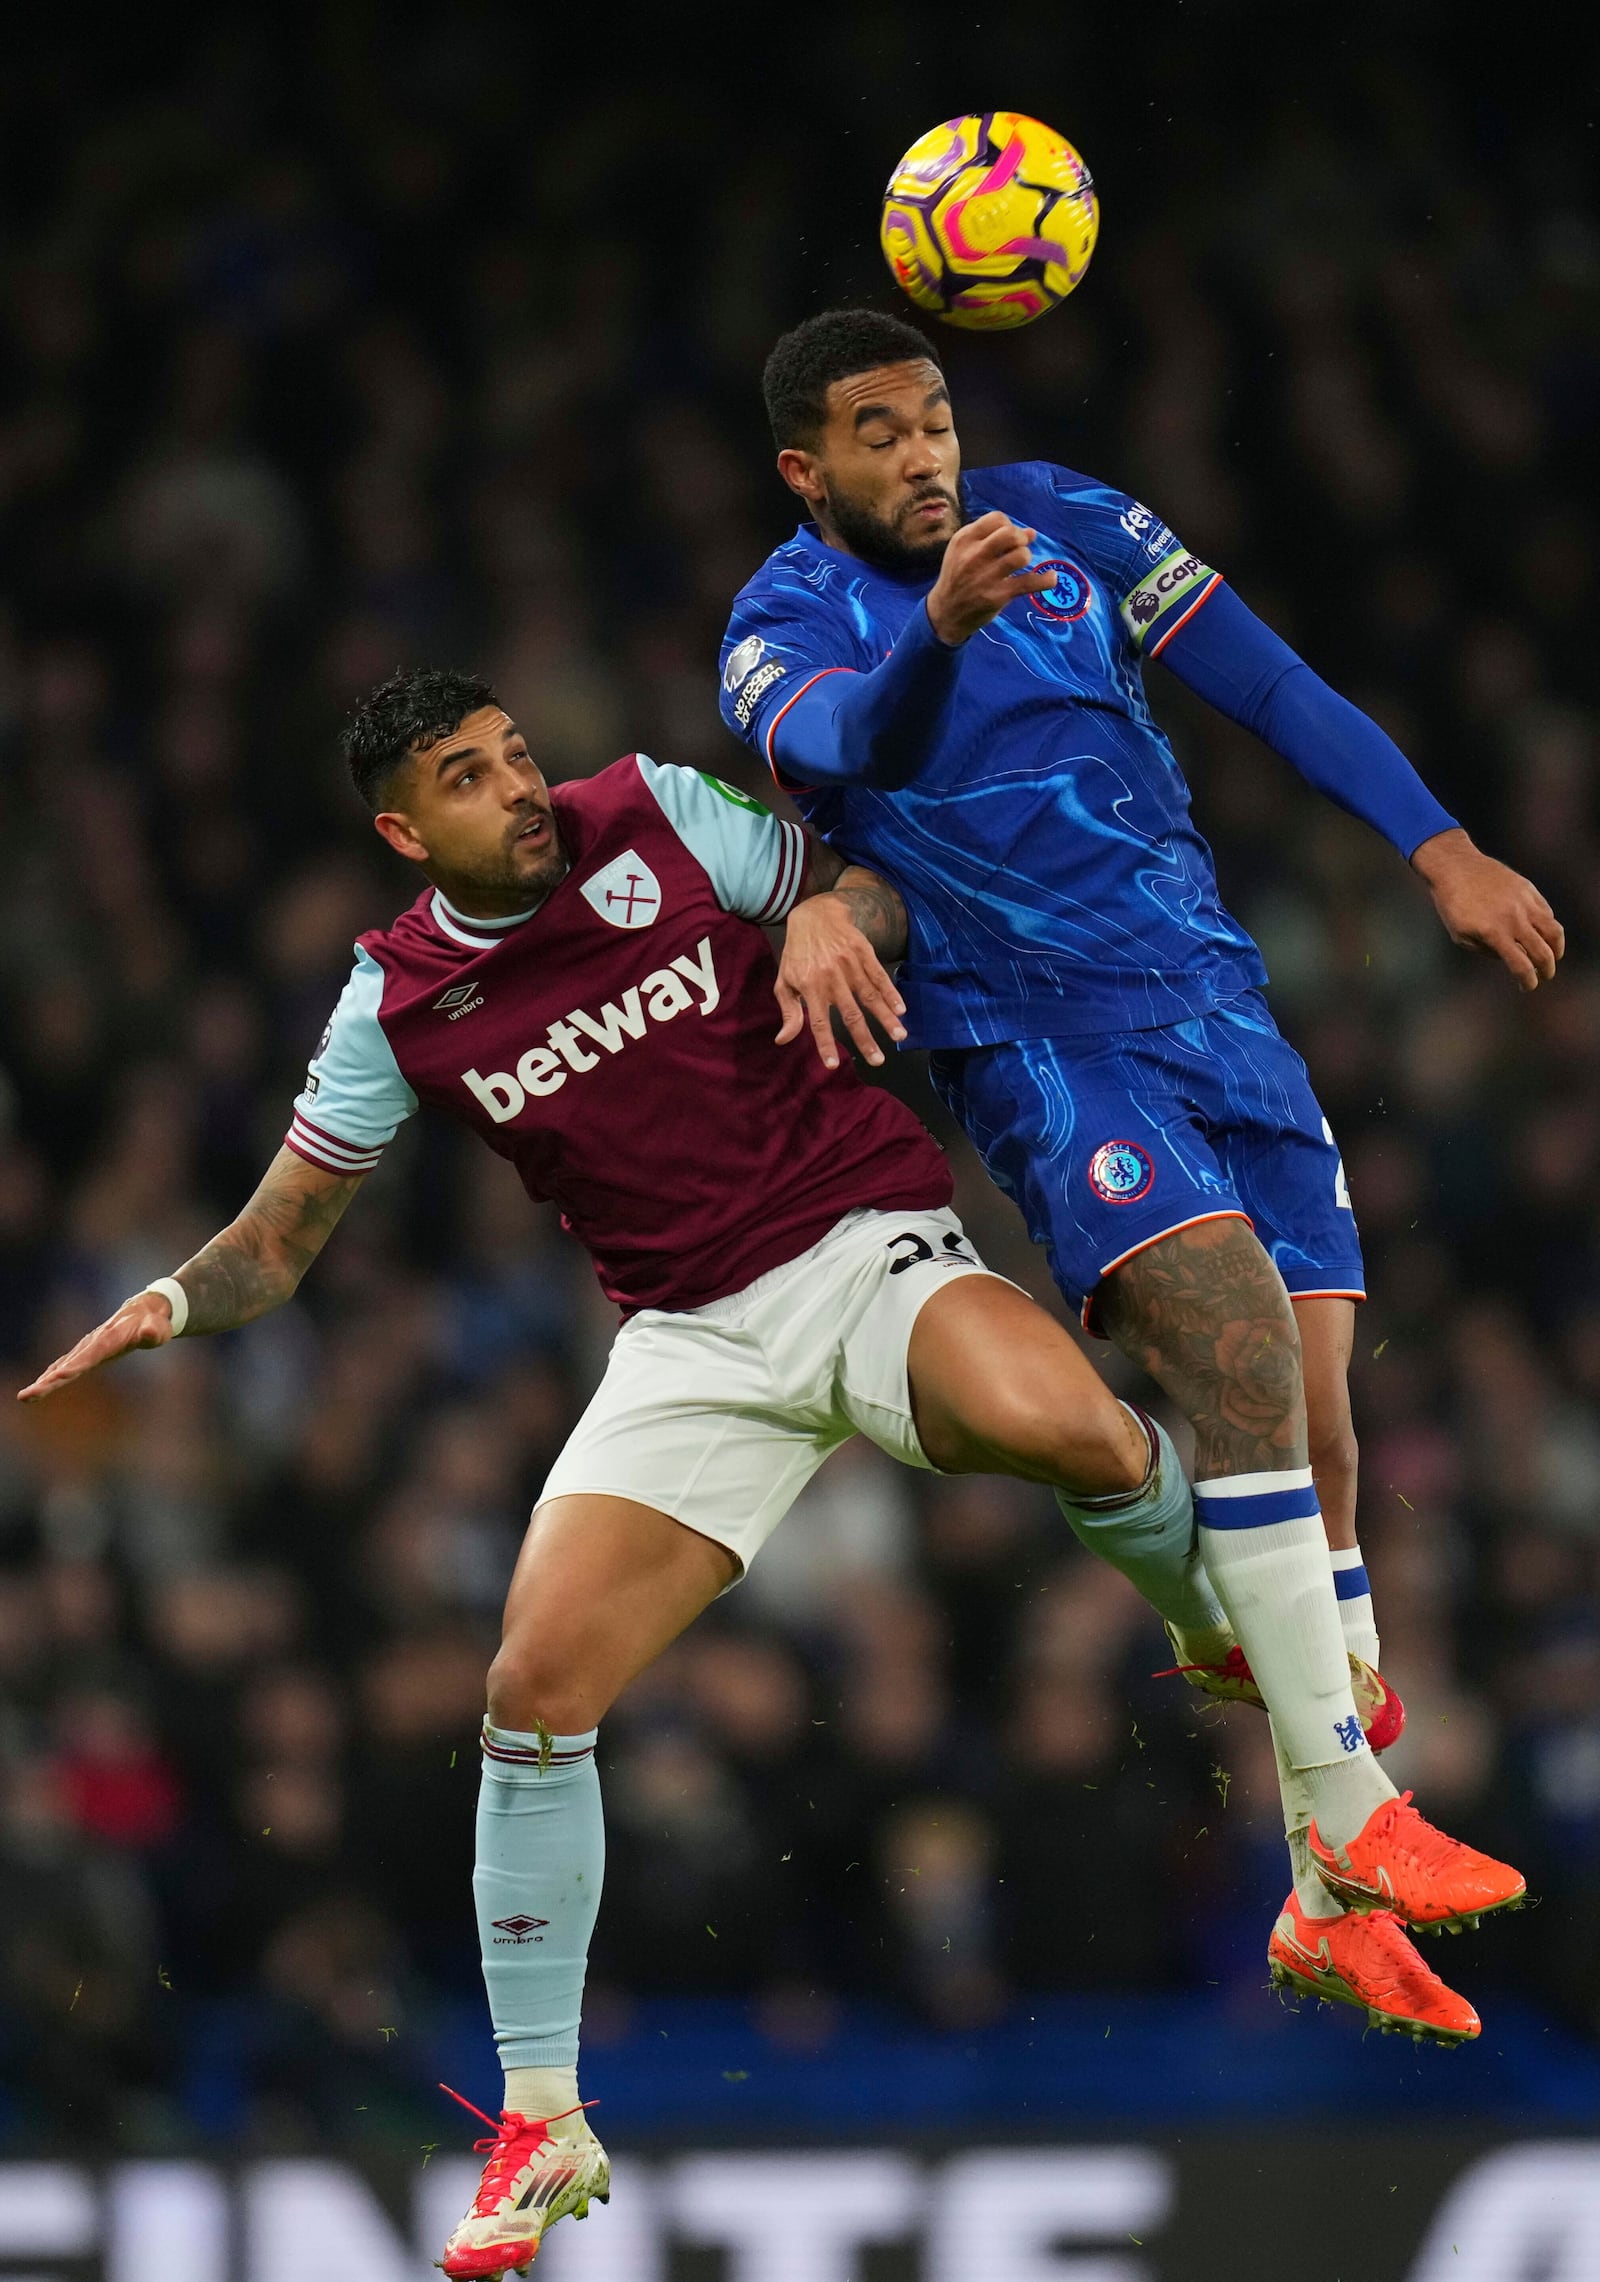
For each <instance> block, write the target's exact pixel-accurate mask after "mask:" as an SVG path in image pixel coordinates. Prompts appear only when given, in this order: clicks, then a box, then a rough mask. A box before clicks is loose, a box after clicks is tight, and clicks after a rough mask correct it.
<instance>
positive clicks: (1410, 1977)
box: [1267, 1889, 1480, 2044]
mask: <svg viewBox="0 0 1600 2282" xmlns="http://www.w3.org/2000/svg"><path fill="white" fill-rule="evenodd" d="M1267 1965H1268V1968H1269V1970H1270V1971H1271V1974H1272V1978H1273V1980H1274V1981H1275V1982H1276V1983H1277V1984H1278V1986H1279V1987H1280V1988H1288V1989H1299V1990H1301V1991H1302V1992H1303V1993H1304V1994H1305V1995H1306V1996H1309V1997H1326V1998H1327V1999H1328V2001H1329V2003H1330V2004H1335V2005H1354V2006H1355V2007H1356V2009H1357V2011H1358V2012H1364V2013H1365V2014H1366V2016H1367V2020H1368V2022H1369V2023H1370V2025H1371V2026H1372V2027H1373V2028H1375V2029H1379V2030H1381V2031H1382V2033H1383V2034H1384V2035H1385V2036H1410V2037H1414V2038H1415V2039H1416V2041H1417V2043H1418V2044H1423V2043H1428V2044H1465V2043H1466V2042H1467V2041H1468V2039H1469V2038H1471V2037H1474V2036H1476V2035H1477V2033H1478V2029H1479V2026H1480V2023H1479V2020H1478V2016H1477V2014H1476V2013H1475V2012H1474V2011H1473V2009H1472V2007H1471V2006H1470V2005H1469V2004H1468V2003H1467V2000H1466V1998H1465V1997H1458V1996H1457V1995H1456V1993H1455V1991H1454V1989H1447V1988H1446V1987H1445V1985H1444V1983H1443V1982H1442V1981H1441V1980H1440V1978H1439V1976H1438V1974H1437V1973H1434V1972H1431V1971H1430V1970H1429V1968H1428V1967H1427V1966H1426V1965H1425V1964H1424V1963H1423V1961H1422V1959H1421V1958H1420V1957H1419V1956H1418V1954H1417V1952H1416V1950H1415V1948H1414V1947H1413V1946H1412V1944H1411V1943H1410V1942H1409V1941H1408V1940H1407V1939H1406V1935H1405V1929H1404V1928H1403V1927H1402V1925H1401V1923H1400V1920H1399V1919H1398V1918H1397V1917H1396V1916H1394V1914H1393V1912H1392V1911H1389V1910H1370V1911H1367V1912H1366V1913H1364V1914H1363V1913H1361V1912H1358V1911H1356V1910H1346V1911H1345V1913H1344V1915H1343V1917H1336V1918H1308V1917H1307V1916H1306V1914H1305V1912H1304V1911H1303V1910H1302V1909H1301V1907H1300V1904H1299V1901H1298V1900H1297V1899H1296V1896H1295V1894H1294V1892H1293V1890H1292V1889H1291V1890H1290V1894H1289V1899H1288V1900H1287V1901H1286V1902H1285V1903H1284V1905H1283V1914H1282V1916H1281V1917H1280V1918H1279V1919H1278V1922H1277V1924H1276V1925H1275V1926H1274V1927H1273V1929H1272V1938H1271V1940H1270V1941H1269V1942H1268V1943H1267Z"/></svg>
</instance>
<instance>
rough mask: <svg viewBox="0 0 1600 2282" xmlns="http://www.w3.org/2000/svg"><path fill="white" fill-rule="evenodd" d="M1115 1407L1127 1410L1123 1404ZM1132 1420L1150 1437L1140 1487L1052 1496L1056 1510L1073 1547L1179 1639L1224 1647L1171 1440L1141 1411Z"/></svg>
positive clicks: (1224, 1631)
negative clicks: (1108, 1494)
mask: <svg viewBox="0 0 1600 2282" xmlns="http://www.w3.org/2000/svg"><path fill="white" fill-rule="evenodd" d="M1123 1407H1124V1408H1125V1409H1127V1410H1133V1405H1132V1404H1131V1403H1128V1404H1125V1405H1124V1406H1123ZM1133 1415H1134V1417H1135V1418H1137V1419H1138V1421H1139V1423H1140V1425H1141V1426H1142V1427H1144V1429H1145V1431H1146V1432H1147V1433H1148V1434H1149V1436H1150V1437H1151V1445H1152V1460H1151V1468H1150V1474H1149V1478H1148V1479H1147V1480H1146V1482H1145V1483H1144V1486H1143V1487H1142V1488H1141V1489H1138V1490H1135V1491H1134V1492H1133V1494H1132V1496H1131V1497H1124V1498H1117V1499H1106V1498H1075V1497H1073V1496H1072V1495H1071V1493H1070V1492H1069V1491H1067V1490H1057V1492H1056V1504H1057V1505H1058V1506H1059V1507H1060V1508H1061V1510H1062V1512H1063V1513H1064V1514H1065V1515H1066V1517H1067V1520H1068V1521H1069V1522H1070V1523H1071V1524H1072V1529H1073V1533H1074V1535H1075V1536H1076V1537H1077V1538H1078V1540H1079V1542H1080V1543H1081V1544H1083V1545H1086V1546H1087V1547H1088V1549H1089V1551H1090V1552H1091V1553H1096V1554H1098V1555H1099V1557H1100V1559H1101V1560H1102V1561H1108V1562H1109V1563H1110V1564H1111V1566H1112V1568H1113V1569H1120V1570H1121V1572H1122V1574H1123V1575H1124V1576H1125V1577H1126V1578H1127V1579H1128V1582H1129V1583H1130V1584H1131V1585H1134V1586H1136V1587H1137V1588H1138V1590H1139V1591H1140V1592H1141V1593H1142V1594H1143V1595H1144V1597H1145V1599H1146V1600H1147V1601H1148V1602H1149V1603H1150V1606H1151V1607H1152V1608H1153V1609H1154V1610H1155V1612H1156V1614H1157V1616H1159V1617H1162V1618H1164V1619H1165V1621H1166V1622H1167V1623H1168V1624H1170V1625H1173V1626H1175V1627H1176V1629H1177V1630H1178V1631H1179V1632H1180V1633H1182V1634H1183V1635H1184V1637H1185V1639H1186V1640H1189V1641H1197V1642H1202V1643H1204V1642H1205V1641H1207V1640H1208V1639H1209V1638H1210V1637H1212V1636H1215V1638H1216V1639H1217V1640H1219V1641H1222V1642H1231V1640H1232V1637H1233V1634H1232V1630H1231V1627H1230V1626H1229V1623H1228V1619H1227V1617H1226V1616H1225V1615H1224V1613H1223V1609H1222V1604H1221V1602H1220V1601H1219V1600H1218V1599H1217V1596H1216V1594H1215V1592H1214V1591H1213V1590H1212V1586H1211V1579H1210V1578H1209V1577H1208V1576H1207V1575H1206V1568H1205V1562H1204V1560H1203V1559H1202V1558H1201V1554H1200V1549H1199V1542H1198V1540H1199V1530H1198V1528H1197V1526H1196V1523H1195V1517H1194V1499H1193V1497H1192V1495H1191V1494H1190V1490H1189V1483H1188V1478H1187V1476H1186V1475H1185V1473H1184V1470H1183V1465H1182V1462H1181V1461H1180V1459H1179V1457H1178V1453H1177V1451H1176V1450H1175V1449H1174V1448H1173V1446H1172V1437H1171V1435H1170V1434H1168V1432H1167V1430H1166V1428H1165V1427H1164V1426H1161V1425H1158V1424H1157V1422H1156V1420H1155V1419H1153V1418H1147V1417H1146V1416H1145V1414H1144V1412H1143V1411H1142V1410H1134V1411H1133Z"/></svg>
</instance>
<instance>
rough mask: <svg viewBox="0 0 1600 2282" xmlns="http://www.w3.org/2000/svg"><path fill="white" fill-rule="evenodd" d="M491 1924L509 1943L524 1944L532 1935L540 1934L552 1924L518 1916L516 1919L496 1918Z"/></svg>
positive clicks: (547, 1921)
mask: <svg viewBox="0 0 1600 2282" xmlns="http://www.w3.org/2000/svg"><path fill="white" fill-rule="evenodd" d="M491 1922H492V1923H493V1926H494V1929H495V1931H496V1933H499V1934H503V1935H504V1936H505V1937H506V1938H507V1939H508V1940H509V1941H511V1942H513V1943H517V1942H524V1941H526V1940H528V1939H529V1937H530V1936H531V1935H534V1934H537V1933H539V1932H540V1931H541V1930H542V1929H543V1928H544V1927H545V1926H547V1925H548V1924H549V1923H550V1920H549V1919H548V1918H530V1917H524V1916H521V1915H518V1916H517V1917H514V1918H495V1919H493V1920H492V1921H491Z"/></svg>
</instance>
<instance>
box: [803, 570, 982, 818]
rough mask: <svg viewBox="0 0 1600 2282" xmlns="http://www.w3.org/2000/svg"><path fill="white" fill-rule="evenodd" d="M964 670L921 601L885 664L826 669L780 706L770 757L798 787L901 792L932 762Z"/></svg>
mask: <svg viewBox="0 0 1600 2282" xmlns="http://www.w3.org/2000/svg"><path fill="white" fill-rule="evenodd" d="M960 666H961V652H960V651H959V650H953V649H950V648H949V647H948V646H947V645H946V644H945V643H943V642H941V641H940V639H939V637H938V635H937V634H936V633H935V632H934V630H933V626H932V624H931V622H930V620H929V617H928V613H927V610H926V608H925V607H924V606H923V605H922V604H920V603H919V604H918V606H917V608H916V609H915V610H914V611H913V612H912V614H911V617H910V620H909V621H908V623H907V625H906V627H905V629H904V631H903V632H902V634H901V636H900V638H899V640H898V641H897V642H896V643H895V645H894V648H893V649H892V650H891V651H890V652H889V655H888V657H887V658H885V660H884V661H883V663H882V665H880V666H875V667H874V668H873V669H872V671H871V672H870V673H860V672H856V671H854V670H852V669H851V668H850V667H848V666H836V667H833V668H824V669H822V670H821V671H819V672H817V673H814V674H813V675H812V677H811V678H810V680H809V681H807V682H805V683H804V684H803V685H802V686H801V687H800V688H799V689H798V690H797V691H796V692H795V694H794V695H793V696H792V697H791V698H789V699H788V701H787V702H786V703H784V704H780V705H777V706H775V707H774V709H773V712H772V717H771V719H770V720H769V721H768V722H767V724H766V740H765V741H766V749H767V758H768V760H769V761H770V762H771V763H772V766H773V768H774V769H775V770H776V771H777V772H778V773H779V775H780V776H781V777H782V778H783V779H785V780H786V781H788V782H789V783H791V784H796V785H825V784H870V785H877V786H879V787H880V788H881V789H882V790H884V791H886V792H894V791H897V790H898V789H899V788H900V787H901V786H902V785H905V784H909V783H910V782H911V779H912V778H913V777H914V776H915V775H916V773H917V771H918V770H919V769H920V768H921V767H922V766H923V763H924V762H925V761H926V759H927V756H928V751H929V747H930V745H931V744H932V742H933V739H934V737H935V736H936V734H937V732H938V728H939V723H940V719H941V717H942V715H943V713H944V710H945V707H946V706H947V705H948V704H949V702H950V699H951V696H952V694H953V692H954V690H955V685H956V676H957V674H958V672H959V671H960Z"/></svg>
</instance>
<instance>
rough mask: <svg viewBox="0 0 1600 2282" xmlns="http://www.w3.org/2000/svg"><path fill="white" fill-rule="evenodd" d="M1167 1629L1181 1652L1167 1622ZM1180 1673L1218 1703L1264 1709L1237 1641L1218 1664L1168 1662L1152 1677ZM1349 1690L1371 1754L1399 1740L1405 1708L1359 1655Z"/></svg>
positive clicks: (1352, 1663) (1352, 1661) (1352, 1666)
mask: <svg viewBox="0 0 1600 2282" xmlns="http://www.w3.org/2000/svg"><path fill="white" fill-rule="evenodd" d="M1166 1632H1167V1638H1168V1639H1169V1640H1171V1641H1172V1645H1173V1647H1174V1649H1177V1650H1178V1653H1179V1654H1180V1655H1181V1654H1182V1650H1181V1649H1178V1643H1177V1641H1176V1640H1175V1639H1173V1634H1172V1627H1171V1625H1170V1624H1169V1625H1168V1626H1167V1628H1166ZM1180 1672H1181V1673H1182V1675H1183V1677H1184V1678H1185V1679H1186V1680H1187V1681H1188V1683H1189V1685H1190V1687H1191V1688H1199V1689H1200V1690H1201V1692H1202V1694H1204V1695H1208V1696H1214V1697H1215V1698H1216V1699H1217V1701H1218V1702H1219V1703H1226V1704H1254V1706H1255V1708H1256V1710H1257V1711H1265V1710H1266V1708H1267V1707H1266V1703H1265V1701H1264V1700H1263V1698H1262V1694H1261V1690H1260V1689H1259V1688H1258V1687H1257V1686H1256V1676H1255V1674H1254V1673H1253V1672H1252V1671H1251V1669H1250V1666H1249V1664H1248V1662H1247V1661H1246V1658H1245V1653H1244V1650H1243V1649H1242V1648H1240V1647H1239V1646H1238V1645H1237V1644H1236V1645H1235V1646H1234V1647H1232V1648H1230V1649H1229V1650H1228V1653H1227V1655H1226V1656H1225V1657H1224V1659H1223V1661H1222V1662H1221V1663H1220V1664H1169V1665H1168V1667H1167V1669H1166V1670H1165V1671H1164V1672H1157V1673H1155V1674H1154V1675H1153V1677H1154V1678H1156V1679H1158V1680H1170V1679H1173V1678H1175V1677H1176V1675H1177V1674H1178V1673H1180ZM1350 1692H1351V1694H1352V1695H1353V1696H1354V1697H1355V1700H1356V1711H1357V1713H1358V1714H1359V1716H1360V1720H1361V1732H1362V1733H1363V1735H1365V1737H1366V1739H1367V1741H1368V1743H1369V1744H1370V1745H1371V1746H1372V1749H1373V1751H1374V1753H1377V1752H1380V1751H1387V1750H1388V1748H1389V1746H1390V1744H1391V1743H1398V1742H1399V1740H1400V1737H1401V1735H1402V1734H1403V1733H1404V1731H1405V1724H1406V1707H1405V1705H1404V1704H1403V1703H1402V1702H1401V1701H1400V1698H1399V1696H1398V1694H1397V1693H1396V1691H1395V1690H1394V1689H1393V1688H1392V1687H1391V1686H1390V1685H1389V1683H1388V1681H1387V1680H1386V1679H1385V1678H1384V1677H1383V1674H1382V1673H1381V1672H1379V1671H1378V1670H1376V1668H1375V1667H1374V1666H1373V1665H1371V1664H1367V1663H1364V1662H1363V1661H1362V1659H1361V1658H1360V1657H1359V1656H1352V1657H1351V1659H1350Z"/></svg>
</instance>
